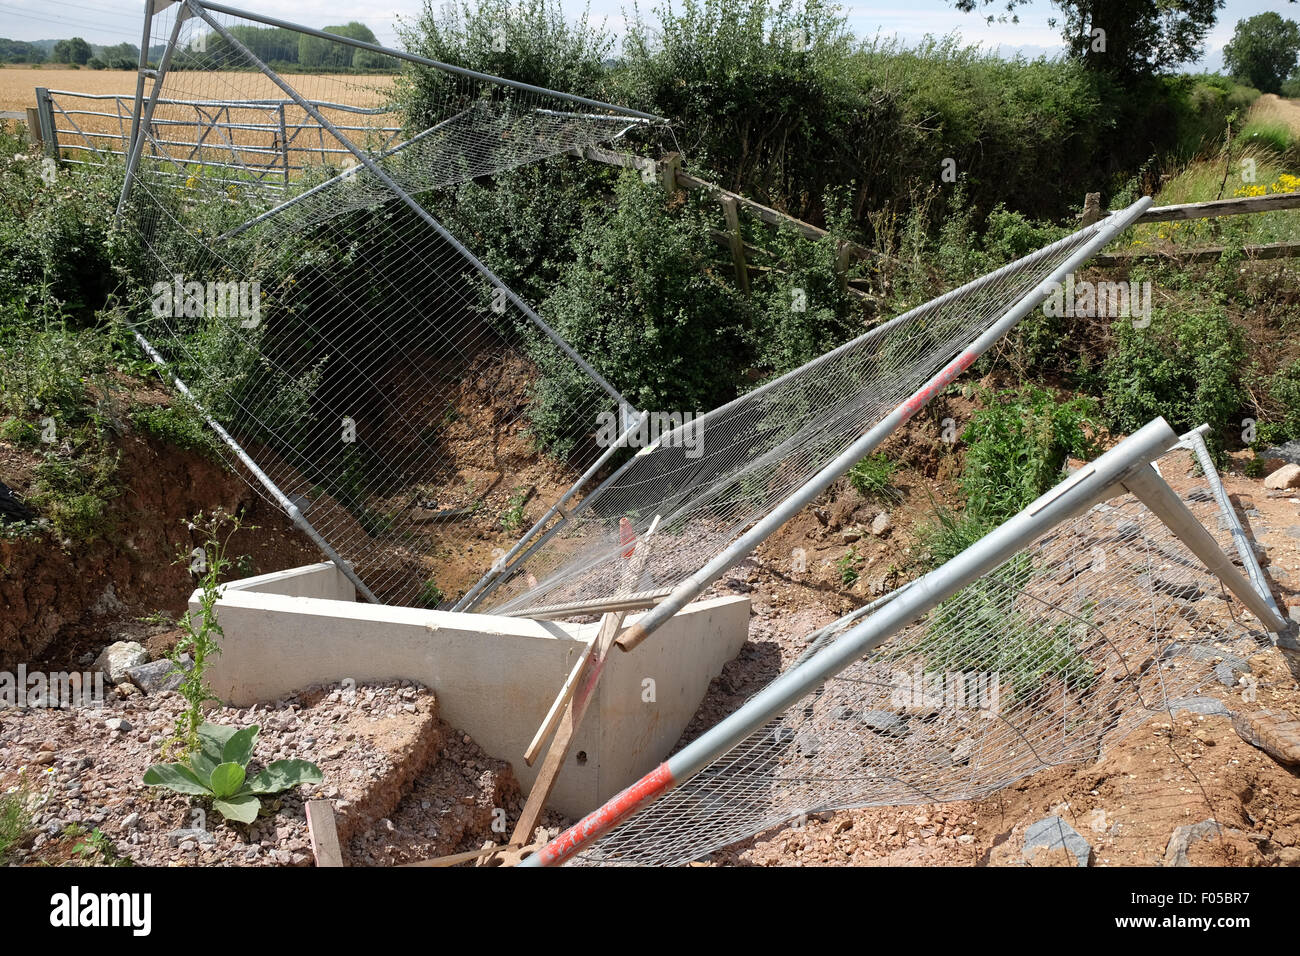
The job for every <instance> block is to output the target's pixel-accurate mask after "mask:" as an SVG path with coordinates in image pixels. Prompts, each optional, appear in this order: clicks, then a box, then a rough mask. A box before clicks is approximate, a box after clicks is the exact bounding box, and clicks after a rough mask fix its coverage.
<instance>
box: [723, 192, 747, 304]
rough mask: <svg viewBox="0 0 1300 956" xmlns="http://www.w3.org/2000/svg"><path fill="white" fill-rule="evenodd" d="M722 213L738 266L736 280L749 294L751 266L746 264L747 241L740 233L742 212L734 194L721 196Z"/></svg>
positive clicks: (734, 262)
mask: <svg viewBox="0 0 1300 956" xmlns="http://www.w3.org/2000/svg"><path fill="white" fill-rule="evenodd" d="M718 202H719V203H720V204H721V206H722V215H723V216H724V217H726V220H727V241H728V243H729V244H730V245H731V261H732V263H733V264H734V265H735V267H736V281H737V282H739V283H740V291H741V292H744V293H745V294H746V295H748V294H749V266H747V265H745V241H744V239H742V238H741V235H740V212H739V210H738V208H737V204H736V200H735V198H734V197H732V196H720V197H719V198H718Z"/></svg>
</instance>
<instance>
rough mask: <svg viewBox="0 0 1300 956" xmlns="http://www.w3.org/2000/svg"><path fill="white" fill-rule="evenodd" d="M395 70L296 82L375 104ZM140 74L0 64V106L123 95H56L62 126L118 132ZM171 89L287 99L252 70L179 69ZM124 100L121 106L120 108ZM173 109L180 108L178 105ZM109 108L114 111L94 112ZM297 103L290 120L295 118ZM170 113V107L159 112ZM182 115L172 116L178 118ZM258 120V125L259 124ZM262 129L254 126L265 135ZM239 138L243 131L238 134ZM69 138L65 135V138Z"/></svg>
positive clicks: (335, 98)
mask: <svg viewBox="0 0 1300 956" xmlns="http://www.w3.org/2000/svg"><path fill="white" fill-rule="evenodd" d="M393 79H394V77H393V75H392V74H378V75H360V74H333V73H329V74H299V75H295V76H294V78H293V80H294V86H295V88H296V89H298V90H299V91H300V92H301V93H302V94H303V95H304V96H306V97H308V98H310V99H312V100H316V101H325V102H331V103H342V104H346V105H348V106H356V107H363V108H371V109H373V108H375V107H379V106H382V105H383V104H384V101H385V99H386V97H387V95H388V93H389V91H390V90H391V88H392V84H393ZM135 80H136V74H135V72H134V71H132V70H86V69H78V70H74V69H70V68H67V67H46V66H41V67H37V68H35V69H33V68H31V67H26V66H11V67H6V68H3V69H0V110H17V111H21V110H25V109H27V108H28V107H30V106H35V105H36V88H37V87H45V88H46V89H49V90H62V91H67V92H69V93H79V94H88V95H90V96H103V95H115V94H116V95H119V96H121V97H122V99H121V100H120V101H116V100H102V99H89V98H85V99H83V98H81V97H77V96H60V97H56V98H55V99H56V103H57V105H58V106H59V107H61V108H62V110H63V111H64V112H60V111H59V110H56V120H55V122H56V125H57V126H58V128H59V129H60V131H66V132H68V133H71V134H72V135H74V136H75V135H76V132H77V131H80V132H82V133H86V134H95V133H100V134H116V135H120V134H121V130H122V125H123V123H122V117H125V116H129V110H130V107H131V98H132V97H133V96H134V95H135ZM168 91H169V94H170V95H171V96H172V97H174V98H184V99H194V100H203V101H208V100H277V101H278V100H284V99H287V97H286V96H285V94H284V91H283V90H281V89H280V88H279V87H277V86H276V85H275V84H274V83H273V82H272V81H271V80H270V79H269V78H268V77H266V76H263V75H262V74H260V73H252V72H238V73H236V72H208V71H204V72H184V73H174V74H172V77H171V79H170V80H169V83H168ZM119 102H120V104H121V105H120V107H119V105H118V104H119ZM173 112H175V111H174V110H173ZM97 113H106V114H110V115H104V116H100V115H95V114H97ZM293 113H298V114H299V115H301V113H300V111H298V110H297V109H296V108H292V109H291V111H290V114H291V115H290V116H289V117H288V119H289V122H290V123H291V124H292V123H293V122H294V119H293V116H292V114H293ZM158 115H159V117H160V118H163V119H166V118H167V111H166V110H162V111H160V113H159V114H158ZM179 119H180V117H179V114H177V115H175V116H174V117H173V120H179ZM390 119H395V117H390V116H389V115H387V114H381V115H377V116H371V117H367V125H380V126H386V125H391V124H390V123H389V120H390ZM254 125H257V124H254ZM259 134H260V131H253V132H252V134H251V135H252V136H253V137H254V139H260V135H259ZM233 135H234V136H235V139H236V141H237V142H238V140H239V133H238V131H236V132H235V133H234V134H233ZM63 139H64V137H63V136H60V140H61V141H63Z"/></svg>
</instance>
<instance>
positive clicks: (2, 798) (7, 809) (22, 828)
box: [0, 789, 32, 864]
mask: <svg viewBox="0 0 1300 956" xmlns="http://www.w3.org/2000/svg"><path fill="white" fill-rule="evenodd" d="M31 825H32V815H31V813H30V812H29V811H28V809H27V802H26V800H25V794H23V793H22V792H21V791H20V790H17V789H15V790H14V792H12V793H3V794H0V864H2V863H4V862H5V861H6V860H7V859H8V858H9V855H10V854H11V853H12V852H13V850H14V847H15V846H17V845H18V841H19V840H21V839H22V837H23V835H24V834H25V833H27V831H28V830H29V829H30V828H31Z"/></svg>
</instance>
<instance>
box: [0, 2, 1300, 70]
mask: <svg viewBox="0 0 1300 956" xmlns="http://www.w3.org/2000/svg"><path fill="white" fill-rule="evenodd" d="M225 2H227V3H229V5H230V6H238V7H246V8H253V9H257V10H258V11H260V12H262V13H265V14H267V15H269V16H275V17H280V18H282V19H285V20H292V21H294V22H297V23H303V24H306V25H308V26H315V27H322V26H327V25H329V24H334V23H346V22H347V21H349V20H360V21H362V22H363V23H365V24H366V25H367V26H369V27H370V28H371V29H372V30H374V31H375V34H376V36H378V37H379V40H380V42H381V43H388V44H394V43H395V42H396V37H397V34H396V28H397V25H398V21H399V18H403V19H406V20H408V21H409V20H412V19H414V18H415V17H416V16H418V14H419V12H420V10H421V9H422V7H423V4H424V0H225ZM561 2H562V4H563V7H564V9H565V10H568V11H571V13H572V15H573V16H574V18H576V17H577V16H578V15H579V14H581V12H582V9H583V6H584V4H583V3H582V2H581V0H561ZM657 2H658V0H642V3H641V7H642V10H643V11H646V10H649V9H651V8H653V7H654V6H655V5H656V3H657ZM630 6H631V0H591V17H592V19H593V20H594V21H596V22H603V23H604V24H605V26H606V28H607V29H608V30H609V31H610V32H612V33H614V34H616V35H621V33H622V32H623V24H624V22H625V19H624V10H625V9H630ZM844 7H845V10H846V12H847V16H848V20H849V26H850V28H851V29H852V31H853V32H854V34H856V35H857V36H858V37H862V38H865V37H872V36H877V35H878V36H882V37H889V36H896V37H898V38H899V39H901V40H902V41H904V42H905V43H909V44H910V43H915V42H917V41H919V40H921V39H922V38H924V37H925V36H926V35H927V34H933V35H943V34H946V33H949V32H954V31H955V32H956V33H958V34H959V35H960V36H961V38H962V39H963V40H965V41H966V42H968V43H979V44H981V45H983V46H985V47H988V48H992V49H995V50H997V51H998V52H999V53H1001V54H1002V55H1004V56H1010V55H1013V54H1015V53H1022V54H1024V55H1026V56H1030V57H1033V56H1038V55H1040V54H1044V53H1046V54H1049V55H1050V54H1055V53H1058V52H1060V51H1061V49H1062V47H1061V40H1060V34H1059V32H1058V31H1057V30H1055V29H1053V28H1051V27H1049V26H1048V25H1047V20H1048V18H1049V17H1051V16H1052V15H1053V14H1054V13H1056V12H1057V10H1056V8H1055V7H1053V5H1052V4H1051V3H1050V2H1049V0H1033V2H1031V3H1028V4H1026V5H1024V6H1022V7H1020V8H1019V10H1018V16H1019V19H1020V22H1019V23H993V24H987V23H985V19H984V17H985V14H979V13H974V14H963V13H960V12H958V11H957V10H955V9H954V8H953V6H952V4H951V3H949V2H948V0H910V2H902V0H889V2H882V3H860V2H859V3H852V2H845V3H844ZM1001 7H1002V4H1001V3H998V2H995V3H994V4H993V5H992V6H991V7H989V8H988V11H989V12H998V11H1000V9H1001ZM143 8H144V4H143V2H142V0H0V36H3V37H9V38H11V39H15V40H41V39H47V38H61V37H68V36H81V37H84V38H85V39H87V40H89V41H90V42H92V43H98V44H112V43H121V42H123V41H128V42H131V43H139V42H140V17H141V14H142V11H143ZM1266 10H1276V11H1278V12H1280V13H1282V15H1283V16H1288V17H1291V18H1292V19H1300V4H1291V3H1288V2H1287V0H1227V3H1226V5H1225V6H1224V8H1223V9H1222V10H1220V11H1219V20H1218V23H1217V24H1216V26H1215V28H1214V30H1213V31H1212V32H1211V34H1210V36H1209V38H1208V39H1207V42H1206V52H1205V56H1204V57H1203V58H1202V59H1201V61H1200V62H1199V63H1197V64H1196V65H1195V68H1196V69H1207V70H1217V69H1221V68H1222V66H1223V52H1222V51H1223V45H1224V44H1225V43H1226V42H1227V41H1228V40H1229V39H1231V37H1232V29H1233V26H1234V25H1235V24H1236V22H1237V21H1238V20H1241V19H1244V18H1246V17H1250V16H1254V15H1255V14H1257V13H1263V12H1264V11H1266Z"/></svg>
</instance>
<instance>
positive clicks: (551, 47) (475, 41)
mask: <svg viewBox="0 0 1300 956" xmlns="http://www.w3.org/2000/svg"><path fill="white" fill-rule="evenodd" d="M438 7H439V12H438V13H435V8H434V5H433V4H426V5H425V8H424V13H423V14H422V15H421V16H420V17H419V18H418V19H417V20H415V21H414V23H413V24H411V25H410V26H409V27H406V26H403V27H402V28H401V29H400V30H399V33H400V35H401V38H402V42H403V44H404V45H405V46H406V48H407V49H408V50H410V51H411V52H412V53H418V54H420V55H421V56H427V57H429V58H430V59H434V60H438V61H439V62H442V63H450V64H452V65H453V66H463V67H468V68H470V69H474V70H479V71H481V72H484V73H490V74H492V75H493V76H501V77H505V78H506V79H511V80H520V81H522V82H524V83H531V84H533V85H534V86H540V87H543V88H545V89H551V90H559V91H560V92H565V93H577V94H580V95H582V96H587V97H593V98H600V97H601V93H602V90H603V89H604V88H605V78H606V68H605V63H604V61H605V60H606V59H607V58H608V57H609V55H610V52H611V50H612V48H613V40H612V38H611V37H610V36H609V35H608V34H607V33H605V32H604V31H603V30H602V29H599V28H597V27H595V26H592V25H591V24H590V23H589V22H588V20H587V17H586V13H585V12H584V13H583V15H582V16H581V17H580V18H579V19H578V20H577V22H576V23H570V22H569V19H568V18H567V17H566V16H565V14H564V11H563V9H562V8H561V4H560V3H559V0H522V2H520V3H511V2H510V0H482V2H479V3H476V4H473V5H471V4H470V3H468V2H465V0H462V2H461V3H460V4H459V6H457V4H455V3H451V4H439V5H438ZM448 13H450V16H448V15H447V14H448ZM458 82H459V81H457V80H456V79H454V78H451V77H450V76H449V74H447V73H446V72H444V71H442V70H437V69H424V68H420V67H416V68H414V69H408V70H407V71H405V72H404V73H402V75H401V76H400V77H399V79H398V82H397V101H398V103H399V105H400V107H401V108H402V110H403V111H404V112H405V114H406V116H407V118H408V121H409V122H410V123H411V125H412V126H413V127H414V128H416V129H423V128H425V127H427V126H430V125H432V124H433V123H435V122H438V121H439V120H442V119H445V118H446V117H445V115H443V114H444V111H445V110H446V108H447V106H448V102H447V100H448V97H449V96H452V95H454V90H455V88H456V86H457V84H458Z"/></svg>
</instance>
